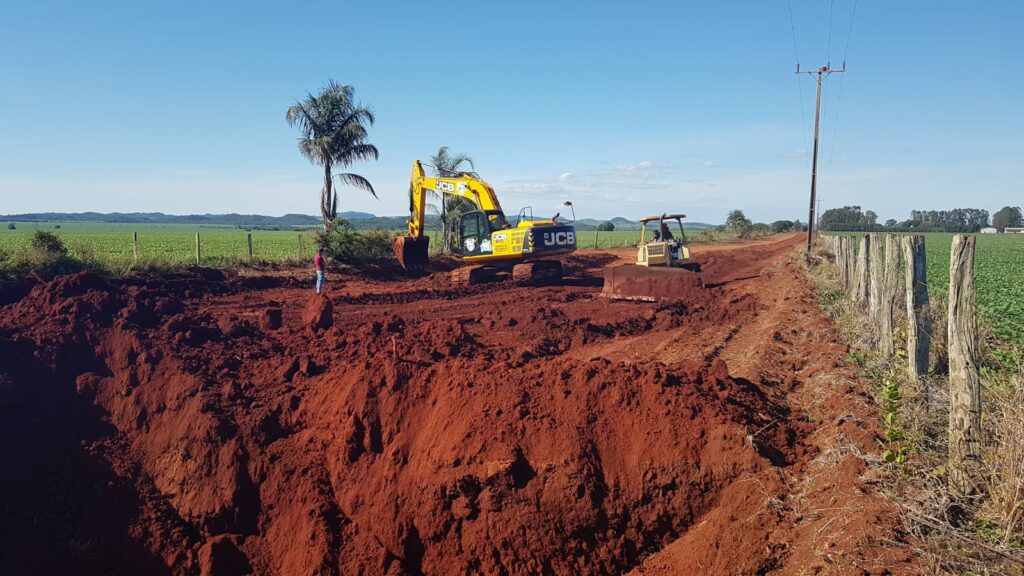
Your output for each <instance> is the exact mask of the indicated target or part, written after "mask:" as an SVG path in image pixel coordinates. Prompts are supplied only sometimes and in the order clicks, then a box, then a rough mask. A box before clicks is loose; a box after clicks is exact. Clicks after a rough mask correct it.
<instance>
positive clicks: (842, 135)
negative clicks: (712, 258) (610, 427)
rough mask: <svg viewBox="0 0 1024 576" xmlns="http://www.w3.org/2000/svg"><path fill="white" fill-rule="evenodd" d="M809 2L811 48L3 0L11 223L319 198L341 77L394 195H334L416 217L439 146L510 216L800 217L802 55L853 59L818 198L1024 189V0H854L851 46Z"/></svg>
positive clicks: (804, 186) (740, 16)
mask: <svg viewBox="0 0 1024 576" xmlns="http://www.w3.org/2000/svg"><path fill="white" fill-rule="evenodd" d="M792 10H793V15H794V20H793V24H794V27H795V29H796V44H797V47H798V54H794V46H793V43H794V42H793V34H792V32H791V27H790V18H789V8H788V4H787V2H786V1H785V0H771V1H765V0H759V1H749V2H728V1H720V2H702V3H683V2H621V1H620V2H607V3H605V2H586V3H584V2H578V3H569V2H555V1H547V2H532V1H522V2H514V3H511V2H510V3H497V2H437V3H405V2H386V1H381V2H359V3H354V2H329V3H302V2H294V3H283V2H282V3H260V2H186V1H181V2H165V3H157V2H90V3H86V2H68V3H56V2H43V1H35V2H12V1H10V0H0V213H13V212H28V211H49V210H61V211H84V210H97V211H163V212H168V213H179V214H180V213H205V212H228V211H231V212H244V213H264V214H283V213H288V212H302V213H309V214H313V213H316V211H317V209H318V201H317V197H318V193H319V187H320V183H319V179H320V174H319V171H318V169H317V168H315V167H313V166H311V165H309V163H308V162H307V161H306V160H304V159H303V158H302V157H300V155H299V154H298V152H297V150H296V148H295V138H296V133H295V132H294V131H293V129H291V128H290V127H289V126H288V125H287V123H286V122H285V120H284V111H285V109H286V108H287V107H288V106H289V105H290V104H291V103H292V102H293V101H294V100H295V99H297V98H299V97H301V96H303V95H304V94H305V93H306V92H308V91H312V90H316V89H317V88H318V87H319V86H321V85H322V84H323V83H324V81H326V80H327V79H328V78H334V79H335V80H337V81H339V82H342V83H347V84H352V85H354V86H355V87H356V90H357V95H358V97H359V99H360V100H362V101H363V102H364V103H366V104H368V105H370V106H371V107H372V108H373V110H374V111H375V113H376V114H377V123H376V125H375V126H374V127H373V128H372V130H371V141H372V142H373V143H375V144H376V145H377V146H378V147H379V148H380V151H381V157H380V160H379V161H378V162H370V163H364V164H359V165H357V166H355V167H353V168H352V170H353V171H355V172H358V173H361V174H363V175H365V176H366V177H368V178H369V179H370V180H371V181H372V182H373V184H374V186H375V188H376V189H377V191H378V194H379V195H380V200H379V201H378V200H375V199H373V198H372V197H370V196H369V195H368V194H366V193H364V192H361V191H356V190H345V191H343V193H342V196H341V209H342V210H365V211H369V212H374V213H377V214H401V213H403V212H404V210H405V208H406V200H405V194H406V189H407V186H408V172H409V165H410V164H411V162H412V160H413V159H415V158H426V157H427V156H429V155H430V154H431V153H433V152H434V151H436V150H437V148H438V146H441V145H447V146H449V147H451V148H452V149H453V150H454V151H457V152H466V153H469V154H470V155H471V156H472V157H473V158H474V160H475V161H476V168H477V171H478V172H479V173H480V174H481V175H482V176H483V177H484V178H486V179H487V180H489V181H490V182H491V183H492V184H493V185H494V186H495V188H496V189H497V190H498V193H499V196H500V197H501V199H502V203H503V206H504V208H505V210H506V211H507V212H517V211H518V209H519V207H520V206H522V205H527V204H529V205H532V206H533V207H534V211H535V213H537V214H538V215H539V214H545V213H549V212H554V211H556V210H558V209H559V204H561V202H562V201H563V200H565V199H571V200H573V202H574V203H575V205H576V207H577V215H578V216H579V217H587V216H590V217H598V218H607V217H611V216H627V217H639V216H642V215H646V214H649V213H659V212H662V211H666V210H682V211H684V212H686V213H688V214H689V215H690V216H691V219H692V220H697V221H710V222H719V221H722V220H723V219H724V216H725V213H726V212H727V211H728V210H730V209H732V208H741V209H744V210H745V211H746V212H747V214H748V216H750V217H751V218H753V219H755V220H762V221H772V220H775V219H782V218H785V219H794V218H799V219H801V220H804V219H805V218H806V211H807V207H806V204H807V191H808V185H809V173H810V160H809V154H807V150H808V149H809V148H810V144H811V140H810V132H811V129H812V126H813V117H812V113H813V107H814V83H813V81H812V80H811V79H810V78H809V77H806V76H804V77H802V78H801V79H800V80H799V81H798V79H797V77H796V75H794V74H793V68H794V66H795V63H796V62H795V61H796V59H797V55H798V56H799V60H800V62H801V65H803V66H804V67H815V66H819V65H821V64H823V63H824V62H825V61H826V59H828V58H830V59H831V61H832V63H833V65H835V66H838V65H839V64H840V62H841V60H842V59H843V56H844V53H845V55H846V59H847V60H848V72H847V73H846V74H845V75H844V76H840V75H835V76H833V77H832V78H831V79H829V80H828V82H827V84H826V90H825V95H824V112H823V129H822V152H821V156H820V167H819V172H820V177H819V186H820V190H821V194H822V207H823V208H827V207H831V206H841V205H845V204H860V205H862V206H864V207H865V208H872V209H874V210H875V211H876V212H878V213H879V214H880V216H881V217H882V218H883V219H885V218H890V217H893V218H897V219H904V218H906V217H907V216H908V213H909V211H910V210H911V209H912V208H921V209H946V208H954V207H979V208H987V209H988V210H990V211H991V212H994V211H995V210H997V209H999V208H1000V207H1001V206H1003V205H1005V204H1011V205H1020V204H1022V203H1024V199H1022V193H1021V191H1022V188H1021V185H1020V179H1019V177H1018V173H1019V172H1020V170H1021V166H1022V159H1024V144H1022V142H1024V139H1022V138H1021V134H1022V133H1024V113H1022V112H1021V110H1020V106H1019V103H1020V102H1021V101H1022V100H1024V99H1022V97H1021V96H1020V93H1021V91H1022V88H1024V74H1021V72H1020V66H1021V64H1020V62H1021V60H1022V57H1024V44H1022V41H1021V40H1020V37H1019V25H1020V22H1021V21H1022V19H1024V3H1021V2H1011V1H990V2H989V1H987V2H976V3H964V2H953V1H929V2H923V1H907V2H898V3H896V2H881V1H879V0H860V1H859V2H858V3H857V4H856V19H855V20H854V25H853V29H852V35H851V36H850V42H849V47H848V50H847V35H848V32H849V30H850V28H849V25H850V21H851V16H852V12H853V10H854V0H832V1H829V2H826V1H824V0H820V1H816V2H811V1H806V0H792ZM830 12H831V21H832V25H831V48H829V42H828V37H829V25H828V23H829V16H830ZM800 83H802V89H801V87H800ZM840 85H841V95H840ZM801 90H802V92H801ZM801 94H802V101H803V106H802V108H803V119H801ZM837 112H838V118H837V117H836V116H837Z"/></svg>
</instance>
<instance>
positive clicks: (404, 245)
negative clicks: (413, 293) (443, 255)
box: [391, 236, 430, 270]
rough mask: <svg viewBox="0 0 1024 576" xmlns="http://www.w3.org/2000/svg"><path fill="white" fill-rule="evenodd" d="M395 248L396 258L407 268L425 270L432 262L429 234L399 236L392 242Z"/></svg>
mask: <svg viewBox="0 0 1024 576" xmlns="http://www.w3.org/2000/svg"><path fill="white" fill-rule="evenodd" d="M391 247H392V248H393V249H394V250H395V258H397V259H398V263H399V264H400V265H401V266H402V268H405V269H406V270H424V269H426V268H427V266H428V265H429V264H430V256H429V255H428V252H427V249H428V248H429V247H430V237H429V236H420V237H416V236H399V237H397V238H395V241H394V242H393V243H392V244H391Z"/></svg>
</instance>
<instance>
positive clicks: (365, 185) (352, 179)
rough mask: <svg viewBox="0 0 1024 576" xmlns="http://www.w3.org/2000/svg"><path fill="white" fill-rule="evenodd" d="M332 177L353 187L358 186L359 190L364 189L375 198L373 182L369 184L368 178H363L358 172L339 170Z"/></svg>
mask: <svg viewBox="0 0 1024 576" xmlns="http://www.w3.org/2000/svg"><path fill="white" fill-rule="evenodd" d="M334 177H335V178H337V179H338V181H339V182H343V183H345V184H348V185H349V186H352V187H353V188H359V189H360V190H366V191H367V192H369V193H370V194H373V197H374V198H377V193H376V192H375V191H374V190H373V184H370V181H369V180H367V179H366V178H363V177H362V176H360V175H359V174H352V173H350V172H341V173H339V174H335V175H334ZM377 199H378V200H379V199H380V198H377Z"/></svg>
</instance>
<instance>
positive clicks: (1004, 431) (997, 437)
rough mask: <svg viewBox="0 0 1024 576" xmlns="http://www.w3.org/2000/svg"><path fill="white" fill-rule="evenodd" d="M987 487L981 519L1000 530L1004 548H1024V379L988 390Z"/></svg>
mask: <svg viewBox="0 0 1024 576" xmlns="http://www.w3.org/2000/svg"><path fill="white" fill-rule="evenodd" d="M984 392H985V394H984V395H985V396H986V397H983V401H984V402H985V404H984V406H985V412H984V413H983V418H984V420H983V422H984V432H985V453H984V454H983V463H984V466H985V483H986V488H987V490H986V491H987V493H988V496H989V499H988V501H986V502H985V503H984V504H983V506H982V507H981V510H980V511H979V512H980V513H979V515H980V516H982V517H984V518H986V519H988V520H990V521H991V522H992V523H994V524H995V526H996V527H997V528H998V531H997V533H996V534H995V535H997V536H999V537H1000V540H1001V544H1003V545H1007V546H1018V547H1019V546H1024V377H1022V376H1021V375H1020V374H1018V375H1016V377H1014V378H1012V379H1009V381H1006V382H998V383H994V384H993V385H990V386H988V387H986V389H985V391H984Z"/></svg>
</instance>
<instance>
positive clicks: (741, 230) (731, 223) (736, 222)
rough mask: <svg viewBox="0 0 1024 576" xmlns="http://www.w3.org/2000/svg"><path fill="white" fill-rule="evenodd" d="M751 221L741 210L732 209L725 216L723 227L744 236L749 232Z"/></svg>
mask: <svg viewBox="0 0 1024 576" xmlns="http://www.w3.org/2000/svg"><path fill="white" fill-rule="evenodd" d="M752 226H753V223H752V222H751V221H750V219H749V218H747V216H746V215H745V214H744V213H743V210H733V211H731V212H729V215H728V216H726V217H725V228H726V230H728V231H729V232H732V233H734V234H736V235H738V236H739V237H740V238H745V237H747V236H748V235H749V234H750V229H751V227H752Z"/></svg>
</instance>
